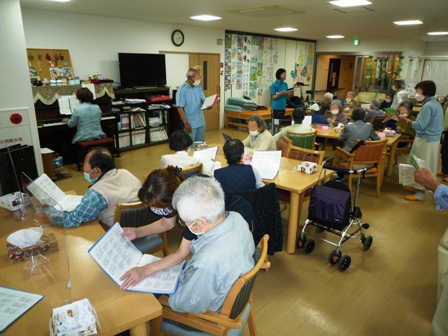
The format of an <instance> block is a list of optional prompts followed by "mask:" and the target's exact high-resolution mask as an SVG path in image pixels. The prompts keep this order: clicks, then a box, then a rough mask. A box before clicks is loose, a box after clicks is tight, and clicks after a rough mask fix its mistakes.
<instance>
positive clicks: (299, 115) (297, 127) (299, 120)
mask: <svg viewBox="0 0 448 336" xmlns="http://www.w3.org/2000/svg"><path fill="white" fill-rule="evenodd" d="M303 119H305V110H304V109H303V107H298V108H296V109H295V110H294V111H293V112H292V121H293V122H294V123H293V124H292V125H291V126H287V127H284V128H283V129H282V130H281V131H280V132H278V133H277V134H275V135H274V139H275V141H277V140H278V139H279V138H280V135H282V134H283V135H284V136H288V132H294V133H309V132H313V131H314V128H312V127H311V126H310V125H305V124H303Z"/></svg>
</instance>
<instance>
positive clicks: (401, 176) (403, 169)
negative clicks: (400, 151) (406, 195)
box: [398, 154, 428, 186]
mask: <svg viewBox="0 0 448 336" xmlns="http://www.w3.org/2000/svg"><path fill="white" fill-rule="evenodd" d="M404 157H405V158H406V160H407V162H408V163H407V164H406V163H400V165H399V166H398V182H399V183H401V184H402V185H404V186H410V185H413V184H415V183H416V182H415V178H414V174H415V171H416V170H417V169H419V168H428V167H427V166H426V162H425V160H422V159H420V158H418V157H417V156H416V155H415V154H410V155H409V156H405V155H404Z"/></svg>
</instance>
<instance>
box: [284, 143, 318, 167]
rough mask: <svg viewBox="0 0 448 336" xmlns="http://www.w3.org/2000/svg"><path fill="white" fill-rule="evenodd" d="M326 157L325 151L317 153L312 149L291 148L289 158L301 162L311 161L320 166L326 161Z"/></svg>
mask: <svg viewBox="0 0 448 336" xmlns="http://www.w3.org/2000/svg"><path fill="white" fill-rule="evenodd" d="M324 156H325V151H316V150H312V149H307V148H302V147H297V146H291V150H290V151H289V155H288V158H290V159H295V160H300V161H311V162H315V163H317V164H318V165H320V164H322V162H323V160H324Z"/></svg>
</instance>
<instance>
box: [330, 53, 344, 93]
mask: <svg viewBox="0 0 448 336" xmlns="http://www.w3.org/2000/svg"><path fill="white" fill-rule="evenodd" d="M340 71H341V59H340V58H330V62H329V64H328V79H327V92H331V93H334V94H335V95H336V94H337V92H338V88H339V76H340Z"/></svg>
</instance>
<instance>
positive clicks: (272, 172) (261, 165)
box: [250, 151, 282, 180]
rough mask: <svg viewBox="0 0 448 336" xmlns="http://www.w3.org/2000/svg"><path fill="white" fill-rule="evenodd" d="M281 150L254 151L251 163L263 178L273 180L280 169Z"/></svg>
mask: <svg viewBox="0 0 448 336" xmlns="http://www.w3.org/2000/svg"><path fill="white" fill-rule="evenodd" d="M281 159H282V151H254V154H253V156H252V161H251V163H250V164H251V165H252V166H253V167H254V168H255V169H256V170H257V171H258V173H259V174H260V175H261V178H262V179H264V180H273V179H274V178H275V176H276V175H277V173H278V170H279V169H280V161H281Z"/></svg>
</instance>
